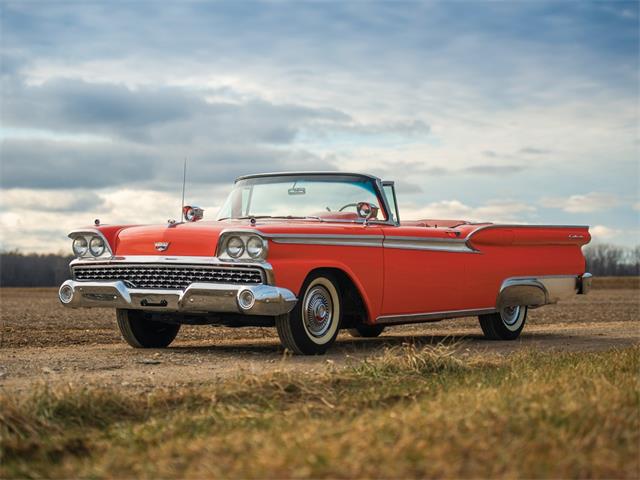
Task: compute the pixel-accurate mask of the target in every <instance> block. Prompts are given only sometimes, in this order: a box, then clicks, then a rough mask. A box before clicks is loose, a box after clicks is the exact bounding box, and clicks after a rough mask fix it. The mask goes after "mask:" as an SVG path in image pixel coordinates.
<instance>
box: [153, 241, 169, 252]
mask: <svg viewBox="0 0 640 480" xmlns="http://www.w3.org/2000/svg"><path fill="white" fill-rule="evenodd" d="M155 247H156V250H158V251H159V252H164V251H165V250H166V249H167V248H169V242H156V243H155Z"/></svg>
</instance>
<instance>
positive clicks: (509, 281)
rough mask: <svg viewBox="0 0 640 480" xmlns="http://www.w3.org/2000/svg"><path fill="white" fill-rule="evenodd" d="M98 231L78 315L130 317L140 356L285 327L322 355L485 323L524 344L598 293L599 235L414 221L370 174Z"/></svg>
mask: <svg viewBox="0 0 640 480" xmlns="http://www.w3.org/2000/svg"><path fill="white" fill-rule="evenodd" d="M183 216H184V219H183V221H182V222H175V221H170V222H169V223H168V224H165V225H144V226H130V225H124V226H122V225H121V226H113V225H100V224H99V222H98V221H96V225H95V226H92V227H89V228H81V229H79V230H75V231H73V232H71V233H70V234H69V237H70V238H72V239H73V252H74V254H75V255H76V257H77V258H76V259H75V260H73V261H72V262H71V265H70V268H71V275H72V279H71V280H67V281H66V282H64V283H63V284H62V286H61V287H60V291H59V297H60V300H61V302H62V303H63V304H64V305H66V306H68V307H111V308H115V309H116V318H117V323H118V327H119V329H120V331H121V333H122V336H123V337H124V339H125V340H126V341H127V342H128V343H129V344H130V345H132V346H134V347H153V348H158V347H166V346H168V345H169V344H170V343H171V342H172V341H173V339H174V338H175V337H176V335H177V333H178V330H179V329H180V325H182V324H217V325H230V326H275V327H276V329H277V331H278V335H279V336H280V340H281V341H282V344H283V346H284V347H286V348H287V349H289V350H291V351H292V352H295V353H298V354H319V353H323V352H325V351H326V349H327V348H328V347H329V346H330V345H331V344H332V343H333V342H334V340H335V338H336V336H337V334H338V331H339V330H340V329H348V330H349V331H350V332H351V333H352V334H353V335H355V336H362V337H375V336H377V335H380V333H382V331H383V330H384V328H386V327H387V326H391V325H400V324H407V323H414V322H431V321H436V320H442V319H447V318H456V317H468V316H478V317H479V319H480V327H481V328H482V331H483V332H484V335H485V336H486V337H487V338H489V339H494V340H513V339H515V338H517V337H518V336H519V335H520V332H521V331H522V329H523V327H524V325H525V321H526V318H527V310H528V309H530V308H537V307H540V306H543V305H547V304H550V303H555V302H557V301H558V300H559V299H562V298H566V297H570V296H572V295H575V294H584V293H587V291H588V290H589V288H590V285H591V275H590V274H588V273H585V259H584V256H583V254H582V251H581V248H580V247H582V246H583V245H585V244H586V243H588V242H589V240H590V238H591V237H590V235H589V229H588V227H581V226H557V225H545V226H542V225H497V224H491V223H470V222H467V221H463V220H412V221H404V220H401V219H400V213H399V212H398V206H397V202H396V194H395V189H394V184H393V182H387V181H381V180H380V179H378V178H376V177H373V176H370V175H363V174H357V173H342V172H330V173H321V172H306V173H304V172H303V173H273V174H261V175H249V176H245V177H240V178H238V179H237V180H236V182H235V185H234V188H233V190H232V191H231V193H230V194H229V197H228V198H227V200H226V202H225V204H224V206H223V207H222V209H221V211H220V213H219V215H218V218H217V220H215V221H199V220H201V219H202V216H203V213H202V210H201V209H199V208H197V207H185V208H184V209H183Z"/></svg>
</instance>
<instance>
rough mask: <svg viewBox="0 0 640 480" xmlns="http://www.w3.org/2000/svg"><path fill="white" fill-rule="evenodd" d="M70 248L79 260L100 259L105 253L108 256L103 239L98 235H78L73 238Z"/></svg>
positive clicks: (107, 249)
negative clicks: (87, 258)
mask: <svg viewBox="0 0 640 480" xmlns="http://www.w3.org/2000/svg"><path fill="white" fill-rule="evenodd" d="M71 248H72V249H73V253H74V255H75V256H76V257H79V258H83V257H84V258H86V257H94V258H97V257H102V256H103V255H104V254H105V253H109V254H110V252H109V248H108V247H107V244H106V242H105V240H104V238H103V237H102V236H100V235H94V234H86V235H78V236H76V237H74V238H73V243H72V244H71Z"/></svg>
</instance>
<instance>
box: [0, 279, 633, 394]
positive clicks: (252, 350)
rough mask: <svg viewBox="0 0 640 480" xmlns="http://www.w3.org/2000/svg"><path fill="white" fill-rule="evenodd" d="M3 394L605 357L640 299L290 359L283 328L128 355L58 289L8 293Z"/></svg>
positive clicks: (577, 304) (582, 301)
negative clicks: (519, 353)
mask: <svg viewBox="0 0 640 480" xmlns="http://www.w3.org/2000/svg"><path fill="white" fill-rule="evenodd" d="M0 311H1V330H0V388H2V389H3V390H5V391H15V392H19V391H22V390H27V389H28V388H29V387H30V386H32V385H33V384H34V383H38V382H42V383H52V382H53V383H58V382H64V383H91V384H116V385H121V386H123V387H126V388H134V389H140V390H148V389H151V388H153V387H154V386H156V385H160V384H162V385H167V384H168V385H171V384H185V383H201V382H209V381H212V380H215V379H216V378H222V377H227V376H230V375H235V374H238V373H240V372H253V373H259V372H263V371H267V370H276V369H278V370H287V369H296V370H306V371H316V370H318V371H319V370H322V369H326V368H334V367H335V366H341V365H344V364H347V363H350V362H358V361H362V359H364V358H366V357H370V356H373V355H376V354H379V353H380V352H382V351H383V350H384V349H385V348H387V347H392V346H394V345H399V344H401V343H403V342H416V343H421V344H423V343H424V344H426V343H430V344H433V343H439V342H444V343H451V344H456V348H457V349H459V351H460V354H461V355H474V356H476V355H483V356H485V355H486V356H492V355H504V354H507V353H510V352H513V351H516V350H520V349H524V348H529V349H536V350H548V349H558V350H574V351H575V350H585V351H586V350H598V349H609V348H615V347H624V346H628V345H632V344H635V343H640V291H639V290H637V289H605V290H594V291H592V292H591V293H590V294H589V295H587V296H578V297H576V298H575V299H573V300H570V301H566V302H562V303H560V304H558V305H550V306H547V307H544V308H541V309H537V310H533V311H531V312H530V314H529V318H528V320H527V326H526V327H525V330H524V333H523V335H522V336H521V338H520V339H519V340H517V341H515V342H490V341H486V340H484V339H483V338H482V335H481V332H480V327H479V325H478V321H477V319H476V318H464V319H456V320H447V321H443V322H438V323H431V324H420V325H412V326H398V327H393V328H390V329H388V330H387V331H385V333H384V334H383V335H382V336H381V337H379V338H377V339H354V338H351V337H350V336H349V335H348V334H346V333H343V334H341V335H340V337H339V339H338V342H337V344H336V345H335V346H334V347H333V348H332V349H331V350H330V352H329V353H328V354H327V355H324V356H320V357H291V356H288V355H287V356H285V355H283V351H282V348H281V347H280V344H279V342H278V338H277V334H276V332H275V329H271V328H238V329H233V328H224V327H213V326H183V328H182V329H181V331H180V333H179V335H178V338H177V340H176V341H175V342H174V343H173V344H172V346H171V348H168V349H164V350H136V349H132V348H130V347H128V346H127V345H126V344H125V343H124V342H123V341H122V340H121V339H120V336H119V333H118V331H117V329H116V326H115V314H114V312H113V311H111V310H101V309H90V310H89V309H87V310H69V309H66V308H63V307H62V306H61V305H60V304H59V302H58V300H57V294H56V289H34V288H32V289H26V288H25V289H10V288H7V289H1V290H0Z"/></svg>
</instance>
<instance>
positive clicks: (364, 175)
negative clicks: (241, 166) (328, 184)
mask: <svg viewBox="0 0 640 480" xmlns="http://www.w3.org/2000/svg"><path fill="white" fill-rule="evenodd" d="M296 175H311V176H325V175H326V176H336V177H360V178H366V179H368V180H373V181H376V180H380V179H379V178H378V177H376V176H374V175H369V174H367V173H353V172H340V171H335V170H334V171H329V172H322V171H311V172H304V171H288V172H267V173H253V174H251V175H242V176H240V177H237V178H236V179H235V181H234V183H236V182H239V181H240V180H248V179H250V178H266V177H292V176H296Z"/></svg>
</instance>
